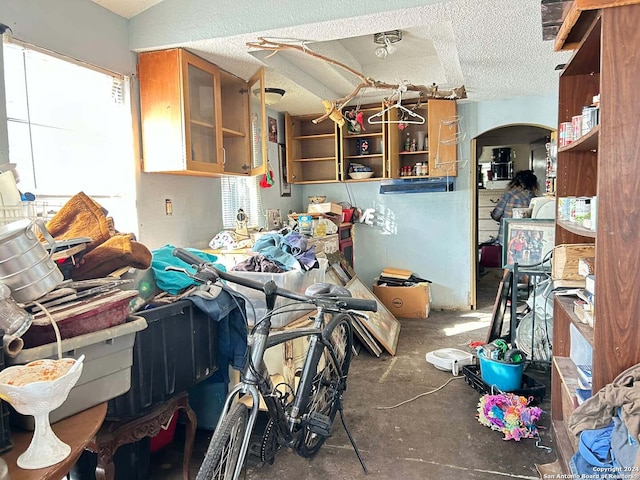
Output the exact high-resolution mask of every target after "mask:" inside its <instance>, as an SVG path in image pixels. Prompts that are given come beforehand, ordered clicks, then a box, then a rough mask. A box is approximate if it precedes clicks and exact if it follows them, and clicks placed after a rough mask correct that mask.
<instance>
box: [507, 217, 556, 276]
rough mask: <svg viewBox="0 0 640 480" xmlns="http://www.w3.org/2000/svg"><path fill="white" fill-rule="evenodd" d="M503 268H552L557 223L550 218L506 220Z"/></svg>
mask: <svg viewBox="0 0 640 480" xmlns="http://www.w3.org/2000/svg"><path fill="white" fill-rule="evenodd" d="M502 231H503V232H504V245H503V247H502V266H503V268H513V265H514V264H515V263H517V264H518V267H523V268H524V267H535V268H543V269H547V268H551V256H550V252H551V251H552V250H553V247H554V245H555V221H554V220H553V219H548V218H504V219H503V220H502Z"/></svg>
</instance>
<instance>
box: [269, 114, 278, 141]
mask: <svg viewBox="0 0 640 480" xmlns="http://www.w3.org/2000/svg"><path fill="white" fill-rule="evenodd" d="M267 120H268V122H267V123H268V127H269V141H270V142H273V143H278V121H277V120H276V119H275V118H273V117H267Z"/></svg>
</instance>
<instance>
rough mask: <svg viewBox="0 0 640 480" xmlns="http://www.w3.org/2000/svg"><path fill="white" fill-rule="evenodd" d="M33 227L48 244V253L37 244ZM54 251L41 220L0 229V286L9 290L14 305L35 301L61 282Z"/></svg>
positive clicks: (51, 238)
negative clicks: (37, 229) (54, 260)
mask: <svg viewBox="0 0 640 480" xmlns="http://www.w3.org/2000/svg"><path fill="white" fill-rule="evenodd" d="M34 225H36V226H37V227H38V228H39V229H40V231H41V232H42V235H43V236H44V238H45V240H46V241H47V243H48V244H49V247H50V251H49V252H47V250H46V249H45V247H44V245H43V244H42V243H40V241H39V240H38V238H37V236H36V234H35V231H34V228H33V227H34ZM55 249H56V242H55V240H54V239H53V237H52V236H51V235H50V234H49V232H48V231H47V229H46V227H45V226H44V222H43V221H42V220H35V221H32V220H28V219H25V220H18V221H17V222H13V223H10V224H8V225H5V226H4V227H2V228H0V282H2V283H4V284H6V285H7V286H8V287H9V288H10V289H11V293H12V296H13V298H14V300H15V301H16V302H20V303H28V302H30V301H32V300H36V299H38V298H40V297H41V296H43V295H44V294H46V293H49V292H50V291H51V290H53V289H54V288H56V287H57V286H58V285H60V283H61V282H62V281H63V280H64V276H63V275H62V272H61V271H60V269H59V268H58V266H57V265H56V264H55V263H54V262H53V260H51V256H52V255H53V253H54V252H55Z"/></svg>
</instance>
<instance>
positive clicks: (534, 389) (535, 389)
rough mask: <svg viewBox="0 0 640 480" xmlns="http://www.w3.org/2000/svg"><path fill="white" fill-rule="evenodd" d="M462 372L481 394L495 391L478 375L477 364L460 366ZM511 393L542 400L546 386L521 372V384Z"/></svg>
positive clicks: (538, 400) (468, 382)
mask: <svg viewBox="0 0 640 480" xmlns="http://www.w3.org/2000/svg"><path fill="white" fill-rule="evenodd" d="M462 374H463V375H464V379H465V381H466V382H467V385H469V386H470V387H471V388H473V389H474V390H476V391H477V392H479V393H481V394H483V395H484V394H485V393H495V389H494V390H493V391H492V389H491V385H489V384H487V382H485V381H484V380H482V377H481V376H480V367H479V366H478V365H465V366H464V367H462ZM511 393H515V394H516V395H522V396H523V397H527V398H528V397H533V398H534V400H535V401H537V402H542V400H544V397H545V395H546V394H547V387H545V386H544V385H543V384H542V383H540V382H537V381H536V379H535V378H532V377H530V376H529V375H527V374H526V373H523V374H522V384H521V385H520V386H519V387H518V388H517V389H516V390H512V391H511Z"/></svg>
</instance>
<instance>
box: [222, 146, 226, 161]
mask: <svg viewBox="0 0 640 480" xmlns="http://www.w3.org/2000/svg"><path fill="white" fill-rule="evenodd" d="M226 164H227V151H226V150H225V149H224V147H222V165H226Z"/></svg>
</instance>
